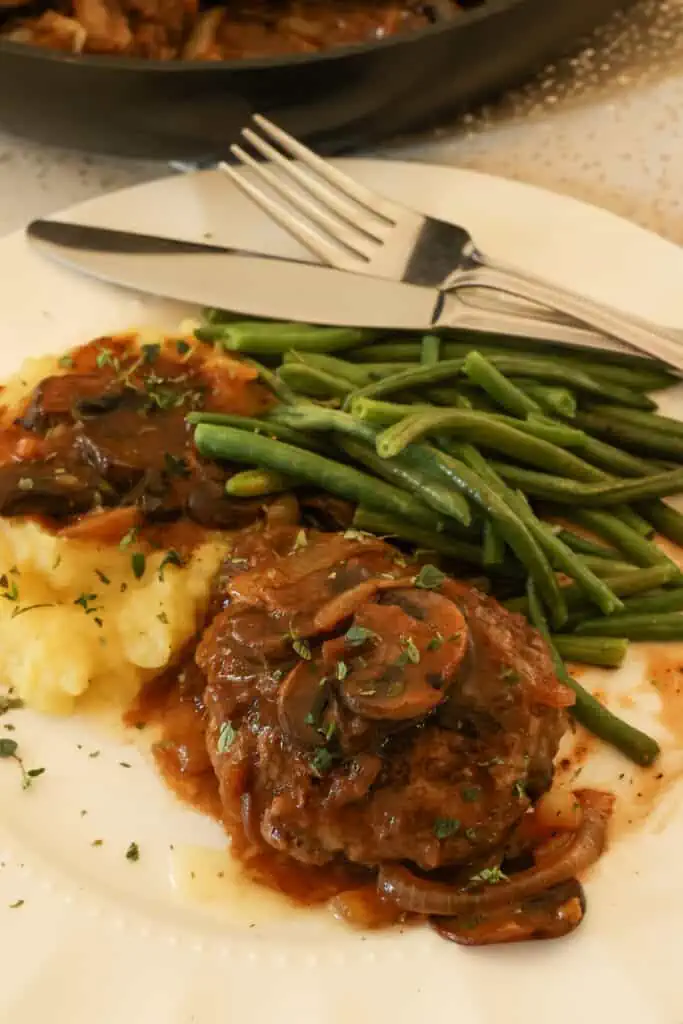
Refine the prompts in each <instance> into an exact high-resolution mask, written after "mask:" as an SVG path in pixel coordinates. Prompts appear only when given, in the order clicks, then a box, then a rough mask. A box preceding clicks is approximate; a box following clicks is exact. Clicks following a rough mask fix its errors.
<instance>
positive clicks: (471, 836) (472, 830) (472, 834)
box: [465, 828, 478, 843]
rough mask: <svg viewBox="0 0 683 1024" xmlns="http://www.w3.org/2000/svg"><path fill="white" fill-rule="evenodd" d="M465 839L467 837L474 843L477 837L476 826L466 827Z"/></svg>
mask: <svg viewBox="0 0 683 1024" xmlns="http://www.w3.org/2000/svg"><path fill="white" fill-rule="evenodd" d="M465 839H467V840H468V841H469V842H470V843H476V841H477V839H478V836H477V830H476V828H466V829H465Z"/></svg>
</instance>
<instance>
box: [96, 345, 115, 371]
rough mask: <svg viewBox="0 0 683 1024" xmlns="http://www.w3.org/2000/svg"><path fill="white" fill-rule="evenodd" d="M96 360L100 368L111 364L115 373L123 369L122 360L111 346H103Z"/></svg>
mask: <svg viewBox="0 0 683 1024" xmlns="http://www.w3.org/2000/svg"><path fill="white" fill-rule="evenodd" d="M95 362H96V364H97V366H98V368H99V369H100V370H101V369H102V368H103V367H105V366H111V368H112V370H113V371H114V373H118V372H119V370H120V369H121V361H120V360H119V359H117V357H116V356H115V355H114V353H113V352H112V350H111V349H110V348H101V349H100V351H99V352H98V353H97V357H96V359H95Z"/></svg>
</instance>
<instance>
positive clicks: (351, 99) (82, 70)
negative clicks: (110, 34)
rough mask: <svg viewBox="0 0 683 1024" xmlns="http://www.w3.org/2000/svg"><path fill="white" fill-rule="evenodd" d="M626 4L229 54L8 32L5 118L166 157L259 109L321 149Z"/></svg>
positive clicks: (499, 75) (476, 83)
mask: <svg viewBox="0 0 683 1024" xmlns="http://www.w3.org/2000/svg"><path fill="white" fill-rule="evenodd" d="M627 2H628V0H489V2H487V3H484V4H483V5H482V6H480V7H477V8H476V9H473V10H470V11H466V12H463V13H462V14H461V15H459V16H458V17H456V18H454V19H453V20H452V21H449V22H447V23H444V24H436V25H432V26H430V27H429V28H425V29H421V30H419V31H414V32H409V33H406V34H404V35H398V36H394V37H392V38H389V39H385V40H382V41H379V42H375V41H373V42H370V43H364V44H362V45H358V46H346V47H343V48H339V49H335V50H329V51H327V52H324V53H320V54H313V55H308V54H307V55H296V56H292V57H278V58H267V59H260V60H242V61H225V62H220V63H219V62H210V63H207V62H200V61H173V62H163V61H152V60H141V59H138V58H119V57H90V56H86V57H71V56H69V55H66V54H63V53H55V52H51V51H47V50H42V49H38V48H34V47H29V46H23V45H20V44H16V43H9V42H0V126H1V127H3V128H6V129H9V130H10V131H13V132H16V133H18V134H21V135H25V136H30V137H31V138H35V139H38V140H40V141H42V142H47V143H54V144H58V145H63V146H70V147H74V148H78V149H82V150H89V151H94V152H99V153H109V154H112V155H117V156H134V157H141V158H151V159H160V160H170V159H176V160H181V159H182V160H188V161H195V160H211V159H214V158H215V157H218V156H222V155H224V154H225V152H226V148H227V145H228V144H229V142H230V141H232V140H233V138H234V136H235V134H236V131H237V129H238V128H239V127H240V126H241V125H242V124H243V123H244V122H245V120H246V119H247V117H248V115H249V113H250V112H251V111H252V110H259V111H261V112H262V113H265V114H270V115H271V116H272V117H273V118H274V119H276V120H277V121H278V122H279V123H281V124H282V126H283V127H285V128H287V129H289V130H290V131H292V132H294V133H295V134H297V135H299V137H301V138H303V139H306V140H309V141H314V142H315V144H316V145H317V146H318V147H319V148H321V149H323V150H324V151H326V152H328V153H330V152H335V151H336V152H339V151H341V150H345V149H350V148H352V147H356V146H360V145H364V144H367V143H372V142H376V141H377V140H379V139H381V138H386V137H388V136H391V135H395V134H398V133H403V132H408V131H413V130H416V129H419V128H424V127H425V126H427V125H428V124H430V123H434V122H435V121H436V120H438V119H439V118H440V117H443V116H444V115H445V114H447V113H451V112H454V111H456V110H462V109H463V108H465V107H466V106H468V105H469V104H471V103H473V102H475V101H478V100H481V99H483V98H486V97H487V96H491V95H492V94H493V93H494V92H495V91H496V90H499V89H501V88H503V87H504V86H507V85H510V84H512V83H514V82H517V81H519V80H521V79H522V78H523V77H524V76H525V75H528V74H529V73H530V72H531V71H533V70H535V69H536V68H538V67H539V66H540V65H541V63H542V62H543V61H545V60H547V59H548V58H550V57H551V56H553V55H556V54H557V53H558V52H559V51H560V50H562V49H564V48H565V47H566V46H567V45H569V44H570V43H571V42H572V41H574V40H575V39H576V38H577V36H579V35H580V34H581V33H583V32H585V31H587V30H588V29H590V28H592V27H593V26H594V25H597V24H598V23H599V22H600V21H602V20H604V19H605V18H606V17H607V16H608V15H609V13H610V12H612V11H614V10H615V9H617V8H619V7H624V6H626V4H627Z"/></svg>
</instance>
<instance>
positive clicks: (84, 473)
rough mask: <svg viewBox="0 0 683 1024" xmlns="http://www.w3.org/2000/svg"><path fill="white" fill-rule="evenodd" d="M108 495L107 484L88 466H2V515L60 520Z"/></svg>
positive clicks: (86, 509)
mask: <svg viewBox="0 0 683 1024" xmlns="http://www.w3.org/2000/svg"><path fill="white" fill-rule="evenodd" d="M107 495H108V488H107V486H106V484H105V483H104V481H102V480H101V479H100V478H99V476H98V475H97V474H96V473H94V472H93V471H92V470H91V469H89V468H88V467H87V466H78V467H66V466H59V465H57V464H56V463H54V462H50V463H39V462H26V463H18V464H17V463H11V464H8V465H6V466H2V467H0V514H1V515H5V516H7V515H19V514H27V513H34V514H35V515H48V516H55V517H57V518H61V517H62V516H66V515H70V514H72V513H74V512H86V511H88V510H89V509H91V508H94V507H95V506H99V505H101V504H103V502H104V500H105V499H106V497H107Z"/></svg>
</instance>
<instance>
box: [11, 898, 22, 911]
mask: <svg viewBox="0 0 683 1024" xmlns="http://www.w3.org/2000/svg"><path fill="white" fill-rule="evenodd" d="M23 905H24V900H15V901H14V903H10V904H9V908H10V910H17V909H18V908H19V907H23Z"/></svg>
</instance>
